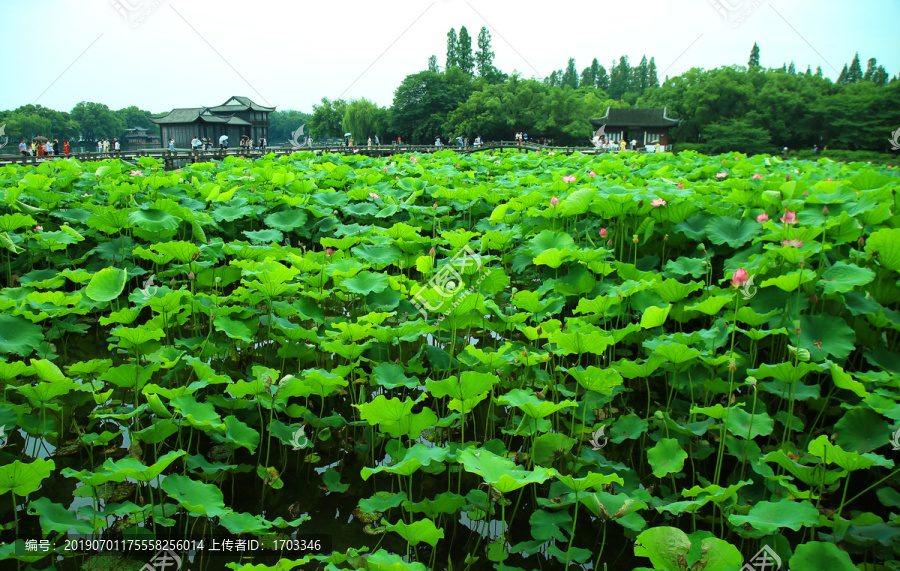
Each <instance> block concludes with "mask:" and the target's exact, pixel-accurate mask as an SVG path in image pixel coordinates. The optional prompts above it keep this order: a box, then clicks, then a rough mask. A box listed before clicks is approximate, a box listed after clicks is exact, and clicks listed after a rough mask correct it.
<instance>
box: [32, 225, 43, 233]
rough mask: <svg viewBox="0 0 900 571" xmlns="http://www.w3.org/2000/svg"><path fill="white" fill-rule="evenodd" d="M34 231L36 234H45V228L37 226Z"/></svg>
mask: <svg viewBox="0 0 900 571" xmlns="http://www.w3.org/2000/svg"><path fill="white" fill-rule="evenodd" d="M34 231H35V232H43V231H44V227H43V226H35V227H34Z"/></svg>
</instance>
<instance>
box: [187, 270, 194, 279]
mask: <svg viewBox="0 0 900 571" xmlns="http://www.w3.org/2000/svg"><path fill="white" fill-rule="evenodd" d="M194 277H195V276H194V272H193V271H190V272H188V279H189V280H190V281H194Z"/></svg>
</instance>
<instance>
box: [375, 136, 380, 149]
mask: <svg viewBox="0 0 900 571" xmlns="http://www.w3.org/2000/svg"><path fill="white" fill-rule="evenodd" d="M380 144H381V143H380V142H379V141H378V135H375V146H376V147H377V146H379V145H380Z"/></svg>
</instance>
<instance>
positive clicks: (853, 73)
mask: <svg viewBox="0 0 900 571" xmlns="http://www.w3.org/2000/svg"><path fill="white" fill-rule="evenodd" d="M862 78H863V72H862V66H861V65H860V63H859V52H856V55H854V56H853V61H852V62H850V68H849V69H848V70H847V82H848V83H859V82H860V81H862Z"/></svg>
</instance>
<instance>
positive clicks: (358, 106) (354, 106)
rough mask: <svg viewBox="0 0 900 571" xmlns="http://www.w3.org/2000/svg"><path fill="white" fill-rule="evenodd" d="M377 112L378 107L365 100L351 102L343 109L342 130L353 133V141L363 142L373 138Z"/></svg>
mask: <svg viewBox="0 0 900 571" xmlns="http://www.w3.org/2000/svg"><path fill="white" fill-rule="evenodd" d="M379 111H380V110H379V108H378V105H376V104H375V103H374V102H373V101H369V100H368V99H366V98H362V99H353V100H351V101H350V102H349V103H347V107H346V108H345V109H344V120H343V126H344V129H345V130H346V131H347V132H349V133H353V138H354V140H355V141H360V142H365V140H366V139H367V138H369V137H373V138H374V137H375V135H376V134H377V132H376V127H377V123H378V118H379Z"/></svg>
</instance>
